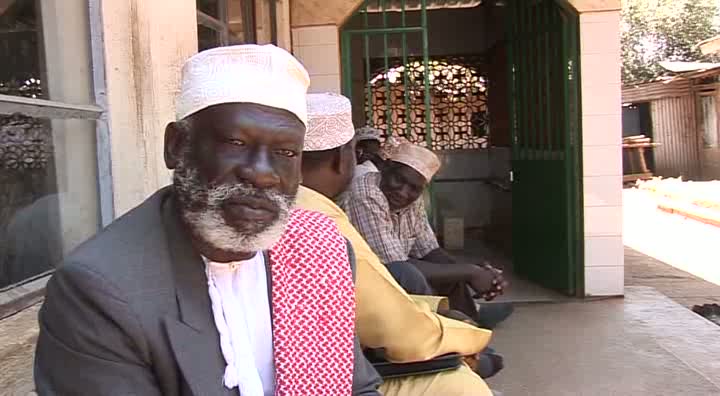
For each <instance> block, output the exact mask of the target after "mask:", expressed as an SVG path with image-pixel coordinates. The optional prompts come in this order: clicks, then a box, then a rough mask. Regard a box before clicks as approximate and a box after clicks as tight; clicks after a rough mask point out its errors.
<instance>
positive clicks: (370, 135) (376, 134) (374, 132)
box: [355, 126, 382, 142]
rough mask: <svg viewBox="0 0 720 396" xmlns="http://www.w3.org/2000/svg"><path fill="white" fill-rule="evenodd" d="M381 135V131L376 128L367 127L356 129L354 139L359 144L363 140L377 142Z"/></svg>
mask: <svg viewBox="0 0 720 396" xmlns="http://www.w3.org/2000/svg"><path fill="white" fill-rule="evenodd" d="M381 135H382V131H381V130H379V129H377V128H373V127H369V126H364V127H362V128H358V129H357V130H356V131H355V139H356V140H357V141H358V142H361V141H363V140H377V141H378V142H379V141H380V136H381Z"/></svg>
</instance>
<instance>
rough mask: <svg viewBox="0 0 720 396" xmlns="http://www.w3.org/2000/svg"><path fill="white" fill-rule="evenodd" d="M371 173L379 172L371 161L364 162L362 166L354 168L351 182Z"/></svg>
mask: <svg viewBox="0 0 720 396" xmlns="http://www.w3.org/2000/svg"><path fill="white" fill-rule="evenodd" d="M371 172H380V171H379V170H378V168H377V166H375V164H373V162H372V161H365V162H363V163H362V164H358V165H357V166H355V175H354V176H353V180H355V179H357V178H359V177H362V176H363V175H365V174H367V173H371Z"/></svg>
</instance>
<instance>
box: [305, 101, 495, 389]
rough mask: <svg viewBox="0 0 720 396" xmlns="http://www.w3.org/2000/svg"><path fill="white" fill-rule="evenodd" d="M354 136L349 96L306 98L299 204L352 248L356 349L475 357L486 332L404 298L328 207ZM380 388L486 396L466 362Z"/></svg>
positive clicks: (348, 166) (399, 356)
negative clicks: (317, 214)
mask: <svg viewBox="0 0 720 396" xmlns="http://www.w3.org/2000/svg"><path fill="white" fill-rule="evenodd" d="M353 135H354V131H353V125H352V110H351V105H350V101H349V100H348V99H347V98H345V97H344V96H340V95H336V94H329V93H328V94H309V95H308V132H307V135H306V137H305V145H304V152H303V164H302V169H303V172H302V173H303V186H301V187H300V190H299V191H298V199H297V206H298V207H299V208H303V209H307V210H313V211H317V212H320V213H323V214H325V215H327V216H328V217H330V218H331V219H333V221H335V223H336V224H337V226H338V228H339V229H340V232H341V233H342V234H343V235H344V236H345V237H346V238H347V239H348V240H349V241H350V243H351V244H352V246H353V251H354V252H355V255H356V258H357V281H356V296H357V297H356V298H357V308H356V312H357V327H356V328H357V333H358V335H359V337H360V343H361V345H362V346H363V347H367V348H374V349H379V348H382V349H383V350H384V352H385V357H386V358H387V359H389V360H391V361H394V362H413V361H425V360H428V359H432V358H435V357H437V356H441V355H444V354H447V353H459V354H461V355H466V356H467V355H470V356H474V355H477V354H478V353H479V352H481V351H482V350H483V349H484V348H485V346H486V345H487V343H488V341H489V339H490V332H489V331H487V330H483V329H479V328H477V327H475V326H472V325H469V324H466V323H462V322H459V321H456V320H452V319H449V318H446V317H443V316H440V315H438V314H437V313H435V312H434V310H433V309H431V305H432V306H437V305H438V304H439V303H440V304H447V302H446V301H443V300H438V299H437V298H433V297H424V296H412V297H411V296H409V295H408V294H407V293H405V291H404V290H403V289H402V288H401V287H400V286H399V285H398V284H397V282H395V280H394V279H393V277H392V275H391V274H390V273H389V272H388V270H387V269H386V268H385V266H383V265H382V263H381V262H380V260H379V259H378V258H377V256H376V255H375V254H374V253H373V252H372V250H371V249H370V247H369V246H368V245H367V243H366V242H365V241H364V240H363V238H362V237H361V236H360V234H359V233H358V232H357V230H355V228H354V227H353V226H352V224H351V223H350V220H349V219H348V218H347V216H346V215H345V213H344V212H343V211H342V209H340V207H339V206H337V204H335V203H334V202H333V200H334V199H337V198H338V196H339V195H340V194H341V193H342V192H343V191H344V190H345V189H346V188H347V187H348V185H349V184H350V181H351V179H352V176H353V166H354V165H355V156H354V155H353V154H354V153H353V148H354V146H355V141H354V140H353ZM356 139H357V135H356ZM380 391H381V392H382V394H383V395H386V396H393V395H395V396H405V395H407V396H422V395H428V396H434V395H443V396H465V395H467V396H479V395H483V394H487V395H489V391H488V390H487V386H486V385H485V383H484V382H483V380H482V379H481V378H480V377H479V376H478V375H477V374H475V373H473V372H472V371H471V370H470V369H469V368H468V367H467V366H464V365H463V366H461V367H460V368H458V369H453V370H448V371H444V372H442V373H436V374H431V375H420V376H418V375H409V376H404V377H401V378H395V379H389V380H386V382H385V383H383V385H382V386H381V387H380Z"/></svg>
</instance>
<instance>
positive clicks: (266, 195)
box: [205, 182, 294, 208]
mask: <svg viewBox="0 0 720 396" xmlns="http://www.w3.org/2000/svg"><path fill="white" fill-rule="evenodd" d="M243 198H246V199H247V198H252V199H258V200H264V201H269V202H271V203H272V204H273V206H275V207H276V208H282V207H284V206H287V201H288V200H292V199H293V198H294V197H291V196H286V195H284V194H281V193H279V192H276V191H272V190H263V189H260V188H258V187H256V186H254V185H252V184H250V183H246V182H238V183H224V184H220V185H215V186H210V187H209V188H208V189H207V196H206V200H205V202H206V203H207V205H208V206H211V207H220V206H222V205H223V204H224V203H225V202H227V201H234V200H240V199H243Z"/></svg>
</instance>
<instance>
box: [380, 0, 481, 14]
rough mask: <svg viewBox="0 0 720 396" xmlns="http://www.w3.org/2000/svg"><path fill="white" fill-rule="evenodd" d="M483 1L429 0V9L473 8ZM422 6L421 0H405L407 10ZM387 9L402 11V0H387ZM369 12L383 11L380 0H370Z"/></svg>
mask: <svg viewBox="0 0 720 396" xmlns="http://www.w3.org/2000/svg"><path fill="white" fill-rule="evenodd" d="M482 2H483V1H482V0H427V9H428V10H441V9H453V8H473V7H477V6H479V5H480V4H482ZM420 8H421V2H420V0H405V10H406V11H417V10H420ZM385 11H402V0H385ZM368 12H382V7H381V6H380V0H374V1H368Z"/></svg>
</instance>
